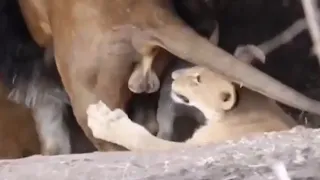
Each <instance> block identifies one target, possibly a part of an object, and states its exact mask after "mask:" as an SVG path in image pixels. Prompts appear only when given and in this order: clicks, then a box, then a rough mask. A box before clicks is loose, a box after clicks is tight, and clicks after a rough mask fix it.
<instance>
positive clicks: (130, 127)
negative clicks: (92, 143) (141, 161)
mask: <svg viewBox="0 0 320 180" xmlns="http://www.w3.org/2000/svg"><path fill="white" fill-rule="evenodd" d="M87 115H88V126H89V128H90V129H91V131H92V133H93V136H94V137H95V138H99V139H102V140H105V141H109V142H113V143H116V144H118V145H121V146H124V147H125V148H127V149H129V150H133V151H140V150H167V149H172V148H175V147H179V146H184V145H186V144H184V143H176V142H170V141H165V140H162V139H159V138H157V137H155V136H153V135H152V134H150V133H149V132H148V131H147V130H146V129H145V128H144V127H143V126H140V125H139V124H136V123H134V122H132V121H131V120H130V119H129V117H128V116H127V114H126V113H125V112H123V111H122V110H121V109H115V110H113V111H112V110H110V109H109V107H107V106H106V104H104V103H103V102H102V101H99V102H98V103H96V104H91V105H89V107H88V109H87Z"/></svg>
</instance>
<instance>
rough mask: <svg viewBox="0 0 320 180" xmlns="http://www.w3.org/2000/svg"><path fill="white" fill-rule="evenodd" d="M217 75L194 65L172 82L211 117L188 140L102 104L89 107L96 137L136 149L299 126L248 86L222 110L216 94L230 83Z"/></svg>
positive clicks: (176, 90) (205, 141)
mask: <svg viewBox="0 0 320 180" xmlns="http://www.w3.org/2000/svg"><path fill="white" fill-rule="evenodd" d="M197 76H198V77H200V78H201V82H197V85H196V84H194V83H195V79H194V78H195V77H197ZM217 77H219V76H217V75H216V74H214V73H212V72H211V71H209V70H208V69H205V68H202V67H193V68H188V69H185V70H184V72H181V73H180V74H179V77H175V78H176V79H175V80H174V81H173V84H172V89H173V91H174V93H178V94H181V95H183V96H185V97H188V98H189V100H190V102H194V103H193V104H194V105H195V106H196V107H197V108H199V109H200V110H201V111H202V112H204V114H205V116H206V117H207V118H208V119H207V124H206V125H205V126H202V127H200V128H199V129H198V130H197V131H196V132H195V133H194V135H193V136H192V138H190V139H189V140H187V141H186V142H185V143H176V142H171V141H166V140H162V139H158V138H156V137H154V136H152V135H151V134H150V133H148V132H147V131H146V130H145V129H144V128H143V127H141V126H139V125H137V124H135V123H133V122H131V121H130V120H129V118H128V117H127V116H126V114H125V113H124V112H123V111H121V110H119V109H118V110H115V111H110V109H108V107H106V106H105V105H104V104H103V103H100V104H97V105H91V106H90V107H89V109H88V117H89V122H88V123H89V126H90V127H91V128H92V130H93V133H94V135H96V137H97V138H101V139H104V140H107V141H110V142H114V143H118V144H121V145H122V146H125V147H126V148H128V149H130V150H134V151H136V150H166V149H171V148H175V147H180V146H188V144H189V145H190V144H193V145H205V144H209V143H218V142H222V141H225V140H231V139H232V140H238V139H240V138H242V137H244V136H248V135H250V134H255V133H261V132H270V131H281V130H288V129H290V128H292V127H293V126H294V125H296V123H295V121H294V120H293V119H291V117H289V116H288V115H286V114H285V113H284V112H283V111H282V110H281V109H280V107H278V106H277V105H276V104H275V102H274V101H273V100H270V99H268V98H266V97H265V96H262V95H260V94H258V93H256V92H254V91H251V90H249V89H247V88H240V89H239V90H238V93H239V100H238V101H239V102H238V103H237V104H236V105H235V106H234V107H233V108H232V109H231V110H229V111H222V109H223V106H222V108H219V106H220V105H221V100H220V99H217V97H219V96H217V94H218V93H219V92H220V93H221V92H226V91H225V90H223V88H222V91H220V90H221V89H220V88H221V86H225V85H227V84H228V83H227V81H225V84H223V83H219V81H221V82H222V81H224V80H223V79H222V78H221V79H219V80H218V83H215V82H216V80H217V79H218V78H217ZM229 85H230V84H229ZM217 87H219V89H218V90H217ZM209 107H212V108H209ZM95 113H96V114H95ZM97 114H98V115H97ZM99 118H100V119H99ZM111 129H112V130H111ZM116 130H117V131H116ZM112 133H115V134H112ZM129 139H130V140H129Z"/></svg>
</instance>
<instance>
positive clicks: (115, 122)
mask: <svg viewBox="0 0 320 180" xmlns="http://www.w3.org/2000/svg"><path fill="white" fill-rule="evenodd" d="M87 115H88V126H89V128H90V129H91V131H92V134H93V136H94V137H95V138H99V139H102V140H105V141H111V142H115V140H116V138H117V136H118V134H119V133H120V132H122V131H126V127H127V125H126V124H129V126H130V124H131V123H132V122H131V121H130V119H129V118H128V116H127V114H126V113H125V112H123V111H122V110H121V109H115V110H113V111H112V110H110V109H109V108H108V107H107V106H106V105H105V104H104V103H103V102H102V101H99V102H98V103H97V104H91V105H89V107H88V109H87ZM115 143H116V142H115Z"/></svg>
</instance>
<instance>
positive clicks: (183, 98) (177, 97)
mask: <svg viewBox="0 0 320 180" xmlns="http://www.w3.org/2000/svg"><path fill="white" fill-rule="evenodd" d="M171 98H172V99H173V101H174V102H176V103H180V104H189V103H190V100H189V98H187V97H186V96H184V95H182V94H179V93H177V92H174V91H171Z"/></svg>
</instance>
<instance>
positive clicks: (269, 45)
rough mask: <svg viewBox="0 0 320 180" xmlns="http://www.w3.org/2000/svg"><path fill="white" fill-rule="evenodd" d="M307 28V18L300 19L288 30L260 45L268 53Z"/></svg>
mask: <svg viewBox="0 0 320 180" xmlns="http://www.w3.org/2000/svg"><path fill="white" fill-rule="evenodd" d="M305 29H307V23H306V21H305V19H304V18H302V19H299V20H297V21H296V22H295V23H293V24H292V25H291V26H290V27H288V28H287V29H286V30H284V31H283V32H281V33H280V34H278V35H277V36H275V37H274V38H272V39H271V40H268V41H265V42H264V43H262V44H260V45H258V47H259V49H261V50H262V51H263V52H264V54H268V53H270V52H272V51H273V50H275V49H277V48H278V47H280V46H281V45H283V44H286V43H288V42H290V41H292V39H293V38H295V37H296V36H297V35H298V34H300V33H301V32H302V31H304V30H305Z"/></svg>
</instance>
